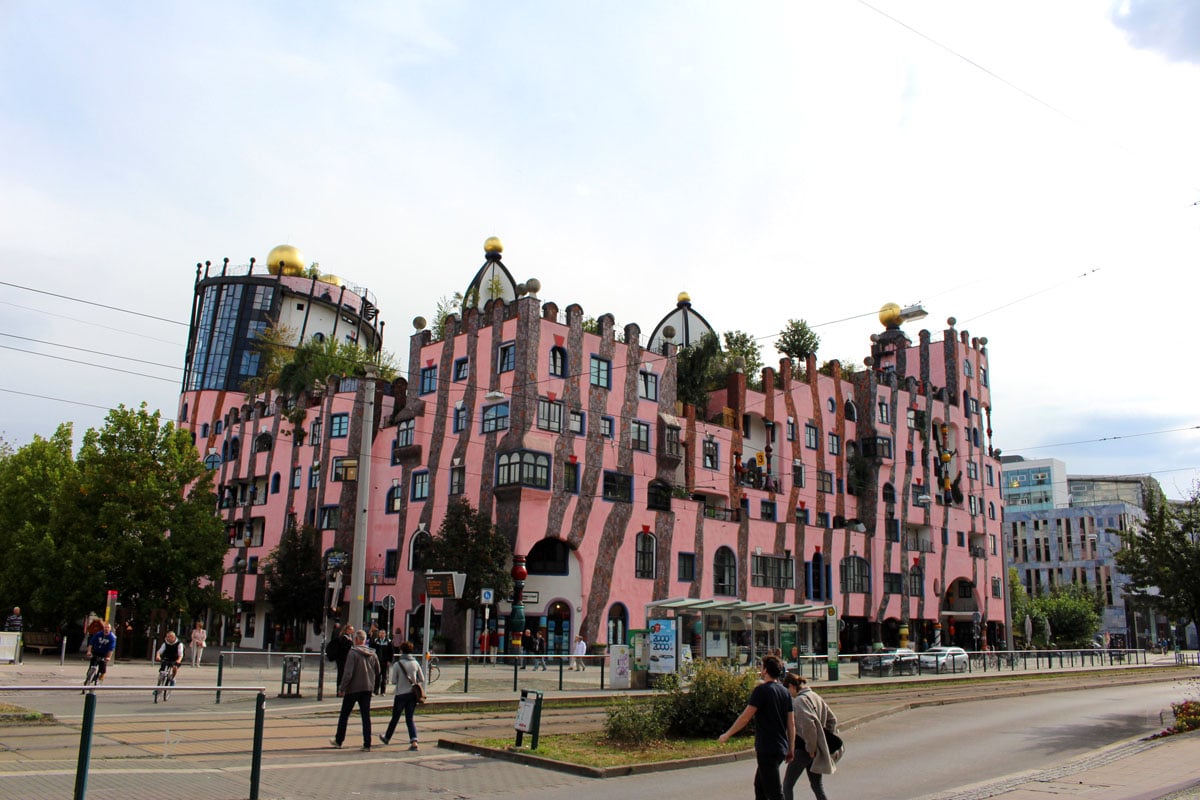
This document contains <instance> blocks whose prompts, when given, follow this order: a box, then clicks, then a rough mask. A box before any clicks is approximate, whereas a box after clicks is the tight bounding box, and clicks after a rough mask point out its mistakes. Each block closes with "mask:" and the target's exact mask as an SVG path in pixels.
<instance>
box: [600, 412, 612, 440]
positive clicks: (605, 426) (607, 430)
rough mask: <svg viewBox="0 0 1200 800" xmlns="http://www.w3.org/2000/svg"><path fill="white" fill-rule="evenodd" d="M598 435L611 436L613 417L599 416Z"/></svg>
mask: <svg viewBox="0 0 1200 800" xmlns="http://www.w3.org/2000/svg"><path fill="white" fill-rule="evenodd" d="M600 435H601V436H603V437H604V438H605V439H611V438H613V418H612V417H601V418H600Z"/></svg>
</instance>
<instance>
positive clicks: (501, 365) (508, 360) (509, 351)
mask: <svg viewBox="0 0 1200 800" xmlns="http://www.w3.org/2000/svg"><path fill="white" fill-rule="evenodd" d="M516 366H517V346H516V345H515V344H514V343H512V342H507V343H505V344H502V345H500V349H499V350H498V351H497V354H496V372H512V371H513V369H514V368H515V367H516Z"/></svg>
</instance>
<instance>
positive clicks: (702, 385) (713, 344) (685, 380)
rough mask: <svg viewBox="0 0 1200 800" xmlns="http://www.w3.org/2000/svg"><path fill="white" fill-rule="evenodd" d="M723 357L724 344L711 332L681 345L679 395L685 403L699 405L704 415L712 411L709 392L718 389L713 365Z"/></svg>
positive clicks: (677, 374)
mask: <svg viewBox="0 0 1200 800" xmlns="http://www.w3.org/2000/svg"><path fill="white" fill-rule="evenodd" d="M720 360H721V343H720V340H718V339H717V337H716V335H715V334H711V333H706V334H704V336H702V337H700V341H698V342H696V343H695V344H690V345H688V346H687V347H681V348H680V349H679V352H678V354H677V355H676V358H675V365H676V380H675V386H676V391H677V392H678V394H677V395H676V396H677V397H678V398H679V400H680V401H681V402H684V403H688V404H690V405H692V406H695V407H696V410H697V411H699V412H700V415H701V416H702V417H703V416H706V415H707V414H708V393H709V392H710V391H711V390H712V389H714V388H716V385H715V384H714V383H713V378H712V372H713V365H714V363H718V362H720Z"/></svg>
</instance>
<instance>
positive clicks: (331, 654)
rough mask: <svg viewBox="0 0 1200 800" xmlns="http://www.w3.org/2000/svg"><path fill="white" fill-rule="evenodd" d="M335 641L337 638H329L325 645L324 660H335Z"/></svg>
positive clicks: (336, 648) (336, 649)
mask: <svg viewBox="0 0 1200 800" xmlns="http://www.w3.org/2000/svg"><path fill="white" fill-rule="evenodd" d="M337 641H338V640H337V639H330V640H329V643H328V644H326V645H325V660H326V661H337V651H338V647H337Z"/></svg>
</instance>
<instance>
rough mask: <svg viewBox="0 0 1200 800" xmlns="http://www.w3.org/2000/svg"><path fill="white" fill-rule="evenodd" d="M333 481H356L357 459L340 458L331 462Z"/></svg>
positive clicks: (349, 457) (350, 457)
mask: <svg viewBox="0 0 1200 800" xmlns="http://www.w3.org/2000/svg"><path fill="white" fill-rule="evenodd" d="M333 479H334V480H335V481H356V480H358V459H357V458H354V457H353V456H340V457H338V458H335V459H334V460H333Z"/></svg>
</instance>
